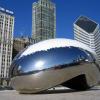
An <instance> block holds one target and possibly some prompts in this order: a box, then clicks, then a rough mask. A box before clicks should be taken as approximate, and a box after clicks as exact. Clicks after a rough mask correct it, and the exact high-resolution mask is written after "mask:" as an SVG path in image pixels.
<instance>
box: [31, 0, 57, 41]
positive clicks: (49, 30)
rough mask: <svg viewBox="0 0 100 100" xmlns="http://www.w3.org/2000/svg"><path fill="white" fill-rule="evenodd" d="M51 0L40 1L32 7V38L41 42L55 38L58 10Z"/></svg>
mask: <svg viewBox="0 0 100 100" xmlns="http://www.w3.org/2000/svg"><path fill="white" fill-rule="evenodd" d="M55 9H56V8H55V4H54V3H52V2H51V1H50V0H39V1H38V2H34V3H33V7H32V38H33V40H34V42H35V43H36V42H39V41H42V40H46V39H51V38H54V37H55V33H56V10H55Z"/></svg>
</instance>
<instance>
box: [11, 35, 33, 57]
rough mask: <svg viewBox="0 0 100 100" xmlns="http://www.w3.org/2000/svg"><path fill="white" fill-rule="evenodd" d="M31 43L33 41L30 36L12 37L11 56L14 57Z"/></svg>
mask: <svg viewBox="0 0 100 100" xmlns="http://www.w3.org/2000/svg"><path fill="white" fill-rule="evenodd" d="M32 43H33V41H32V38H28V37H21V38H14V40H13V54H12V58H14V57H15V56H16V55H17V54H18V53H19V52H21V50H23V49H24V48H26V47H27V46H29V45H31V44H32Z"/></svg>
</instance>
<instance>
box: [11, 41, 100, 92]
mask: <svg viewBox="0 0 100 100" xmlns="http://www.w3.org/2000/svg"><path fill="white" fill-rule="evenodd" d="M59 40H60V39H58V40H57V41H58V42H59ZM48 41H49V42H50V41H51V42H54V41H56V39H52V40H47V41H44V43H45V44H48ZM60 41H61V40H60ZM62 41H63V39H62ZM66 41H67V40H66ZM70 41H71V40H70ZM46 42H47V43H46ZM73 42H76V41H73ZM77 43H79V42H77ZM40 44H41V45H42V43H40ZM35 45H38V44H35ZM48 45H49V44H48ZM54 45H55V46H56V42H55V44H54ZM43 46H45V45H43ZM34 48H35V47H34ZM27 49H28V48H27ZM27 49H26V50H27ZM26 50H24V51H23V52H25V51H26ZM23 52H21V53H20V54H19V55H17V56H16V57H15V59H14V60H13V63H12V65H11V68H10V76H11V86H12V87H13V88H15V89H16V90H18V91H19V92H20V93H37V92H40V91H44V90H46V89H49V88H51V87H54V86H57V85H63V86H66V87H69V88H72V89H76V90H85V89H88V88H90V87H92V86H94V85H95V84H97V83H98V82H99V79H100V68H99V65H98V62H97V60H96V56H95V53H94V52H91V51H88V50H87V49H84V48H82V47H81V46H79V47H77V46H73V45H70V46H67V45H66V46H62V47H52V48H47V50H44V51H43V50H41V51H39V50H37V51H35V52H33V53H31V54H27V55H22V54H23ZM31 52H32V51H31Z"/></svg>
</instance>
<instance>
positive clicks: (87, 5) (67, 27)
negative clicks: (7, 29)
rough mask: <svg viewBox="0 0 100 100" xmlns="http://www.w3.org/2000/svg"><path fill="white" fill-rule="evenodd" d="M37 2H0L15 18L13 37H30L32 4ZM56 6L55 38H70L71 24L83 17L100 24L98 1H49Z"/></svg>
mask: <svg viewBox="0 0 100 100" xmlns="http://www.w3.org/2000/svg"><path fill="white" fill-rule="evenodd" d="M35 1H37V0H0V6H1V7H4V8H6V9H9V10H12V11H13V12H14V16H15V30H14V36H15V37H18V36H21V35H24V36H31V31H32V3H33V2H35ZM51 1H53V2H54V3H55V4H56V17H57V22H56V24H57V32H56V37H59V38H72V39H73V37H74V33H73V22H74V21H75V20H76V18H78V17H79V16H80V15H85V16H87V17H89V18H91V19H93V20H95V21H96V22H98V23H100V0H51Z"/></svg>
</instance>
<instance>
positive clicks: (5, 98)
mask: <svg viewBox="0 0 100 100" xmlns="http://www.w3.org/2000/svg"><path fill="white" fill-rule="evenodd" d="M0 100H100V86H96V87H94V88H92V89H91V90H88V91H81V92H76V91H73V90H70V89H63V88H62V89H56V90H53V89H51V90H48V91H45V92H42V93H39V94H19V93H18V92H16V91H15V90H3V91H0Z"/></svg>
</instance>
